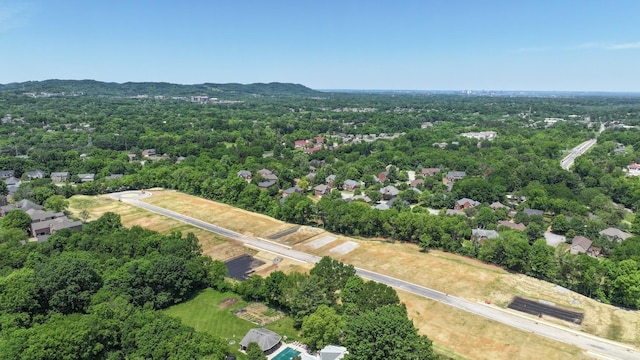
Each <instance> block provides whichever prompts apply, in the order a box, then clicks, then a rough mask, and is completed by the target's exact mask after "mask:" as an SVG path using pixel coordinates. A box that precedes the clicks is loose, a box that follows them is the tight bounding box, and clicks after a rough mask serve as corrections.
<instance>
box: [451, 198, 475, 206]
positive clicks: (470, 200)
mask: <svg viewBox="0 0 640 360" xmlns="http://www.w3.org/2000/svg"><path fill="white" fill-rule="evenodd" d="M466 203H469V204H471V206H478V205H480V202H478V201H475V200H473V199H469V198H462V199H460V200H458V201H456V204H458V205H460V206H462V205H464V204H466Z"/></svg>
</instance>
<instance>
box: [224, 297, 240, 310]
mask: <svg viewBox="0 0 640 360" xmlns="http://www.w3.org/2000/svg"><path fill="white" fill-rule="evenodd" d="M237 302H238V299H236V298H228V299H224V300H222V301H221V302H220V309H228V308H230V307H232V306H233V305H235V304H236V303H237Z"/></svg>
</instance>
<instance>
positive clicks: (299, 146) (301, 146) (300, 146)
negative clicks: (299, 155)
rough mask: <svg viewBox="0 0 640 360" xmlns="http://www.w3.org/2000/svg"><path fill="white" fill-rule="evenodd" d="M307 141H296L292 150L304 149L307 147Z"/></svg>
mask: <svg viewBox="0 0 640 360" xmlns="http://www.w3.org/2000/svg"><path fill="white" fill-rule="evenodd" d="M308 141H309V140H296V141H294V142H293V148H294V149H304V148H306V147H307V142H308Z"/></svg>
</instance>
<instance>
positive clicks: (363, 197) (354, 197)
mask: <svg viewBox="0 0 640 360" xmlns="http://www.w3.org/2000/svg"><path fill="white" fill-rule="evenodd" d="M354 200H362V201H364V202H366V203H370V202H371V198H370V197H368V196H367V195H364V194H360V195H356V196H352V197H351V201H354Z"/></svg>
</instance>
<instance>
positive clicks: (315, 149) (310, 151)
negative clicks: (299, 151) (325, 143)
mask: <svg viewBox="0 0 640 360" xmlns="http://www.w3.org/2000/svg"><path fill="white" fill-rule="evenodd" d="M320 150H322V145H316V146H313V147H310V148H308V149H304V152H305V153H306V154H313V153H314V152H316V151H320Z"/></svg>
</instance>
